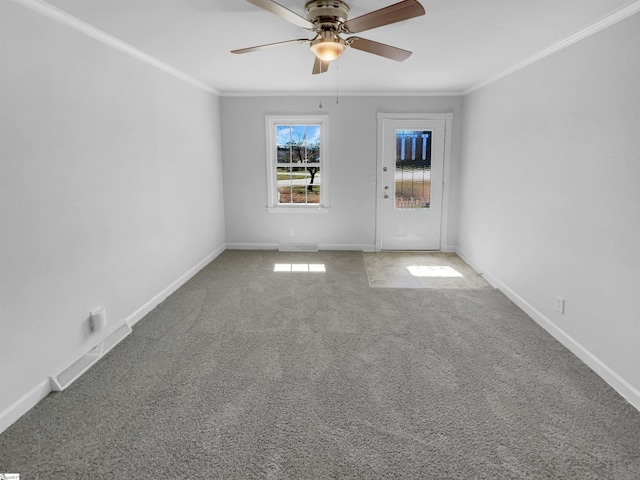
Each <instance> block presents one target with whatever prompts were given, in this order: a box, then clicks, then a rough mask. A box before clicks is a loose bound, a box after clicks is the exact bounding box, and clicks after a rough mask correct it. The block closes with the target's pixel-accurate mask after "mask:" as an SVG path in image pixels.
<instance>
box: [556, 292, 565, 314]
mask: <svg viewBox="0 0 640 480" xmlns="http://www.w3.org/2000/svg"><path fill="white" fill-rule="evenodd" d="M555 307H556V311H557V312H558V313H561V314H562V315H564V298H562V297H559V296H557V295H556V303H555Z"/></svg>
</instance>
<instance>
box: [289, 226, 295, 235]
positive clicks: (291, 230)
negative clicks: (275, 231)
mask: <svg viewBox="0 0 640 480" xmlns="http://www.w3.org/2000/svg"><path fill="white" fill-rule="evenodd" d="M295 234H296V233H295V231H294V230H293V227H291V228H289V236H290V237H293V236H294V235H295Z"/></svg>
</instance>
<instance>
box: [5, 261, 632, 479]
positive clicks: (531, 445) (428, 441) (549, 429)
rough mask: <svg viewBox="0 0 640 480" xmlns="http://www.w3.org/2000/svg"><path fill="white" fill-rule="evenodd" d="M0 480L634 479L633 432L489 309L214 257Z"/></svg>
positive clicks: (355, 279)
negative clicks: (9, 476)
mask: <svg viewBox="0 0 640 480" xmlns="http://www.w3.org/2000/svg"><path fill="white" fill-rule="evenodd" d="M275 263H280V264H282V263H284V264H287V263H293V264H324V265H325V268H326V273H320V272H306V273H305V272H274V271H273V268H274V264H275ZM0 472H19V473H21V474H22V476H21V479H22V480H27V479H29V480H30V479H53V478H65V479H70V478H82V479H110V478H114V479H115V478H131V479H161V478H171V479H194V478H195V479H197V478H207V479H210V478H225V479H227V478H228V479H236V478H237V479H251V478H265V479H267V478H291V479H307V478H309V479H311V478H313V479H315V478H340V479H343V478H363V479H376V478H408V479H418V478H420V479H431V478H464V479H467V478H473V479H478V478H487V479H501V478H527V479H529V478H577V479H596V478H597V479H606V478H612V479H638V478H640V413H639V412H638V411H636V410H635V409H634V408H633V407H631V406H630V405H629V404H628V403H626V402H625V401H624V400H623V399H622V398H621V397H619V396H618V395H617V394H616V393H615V392H614V391H613V390H612V389H611V388H610V387H608V386H607V385H606V384H605V383H604V382H603V381H602V380H601V379H600V378H599V377H598V376H596V375H595V374H594V373H593V372H591V371H590V370H589V369H588V368H587V367H586V366H584V365H583V364H582V363H581V362H580V361H579V360H578V359H576V358H575V357H574V356H573V355H572V354H570V353H569V352H568V351H567V350H565V349H564V348H563V347H562V346H561V345H560V344H559V343H557V342H556V341H555V340H553V339H552V338H551V337H550V336H549V335H548V334H546V333H545V332H544V331H543V330H542V329H541V328H540V327H538V326H537V325H536V324H535V323H534V322H533V321H532V320H531V319H529V318H528V317H527V316H526V315H525V314H524V313H522V312H521V311H520V310H518V309H517V308H516V307H515V306H514V305H513V304H512V303H511V302H510V301H509V300H508V299H507V298H505V297H504V296H503V295H502V294H501V293H500V292H498V291H496V290H493V289H490V288H484V289H470V290H463V289H430V290H426V289H384V288H376V289H372V288H370V287H369V284H368V279H367V274H366V271H365V266H364V260H363V254H362V253H358V252H320V253H313V254H306V253H293V254H287V253H277V252H246V251H227V252H225V253H224V254H222V255H221V256H220V257H218V258H217V259H216V260H215V261H214V262H213V263H212V264H211V265H209V266H208V267H207V268H205V269H204V270H203V271H202V272H200V273H199V274H198V275H197V276H196V277H194V278H193V279H192V280H191V281H190V282H188V284H187V285H185V286H184V287H183V288H182V289H180V290H179V291H178V292H176V293H175V294H174V295H173V296H171V297H170V298H169V299H168V300H167V301H165V302H164V303H163V304H161V305H160V306H159V307H158V308H156V309H155V310H154V311H153V312H151V313H150V314H149V315H148V316H147V317H146V318H145V319H143V320H141V321H140V322H139V323H138V324H137V325H136V326H135V327H134V330H133V333H132V334H131V335H130V336H129V337H128V338H127V339H126V340H125V341H124V342H123V343H122V344H120V345H119V346H118V347H116V348H115V349H114V350H113V351H112V352H111V353H110V354H108V355H107V356H106V357H105V358H104V359H103V360H102V361H100V362H99V363H98V364H97V365H95V366H94V367H93V368H92V369H91V370H89V372H87V373H86V374H85V375H83V376H82V377H81V378H80V379H79V380H78V381H77V382H76V383H74V384H73V385H72V386H71V387H70V388H69V389H67V390H66V391H64V392H62V393H58V394H52V395H50V396H49V397H47V398H46V399H45V400H43V401H42V402H41V403H40V404H39V405H38V406H37V407H36V408H34V409H33V410H31V411H30V412H29V413H27V414H26V415H25V416H24V417H23V418H22V419H20V420H19V421H18V422H17V423H15V424H14V425H13V426H11V427H10V428H9V429H8V430H7V431H5V432H4V433H3V434H2V435H0Z"/></svg>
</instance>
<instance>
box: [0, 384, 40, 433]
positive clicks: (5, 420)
mask: <svg viewBox="0 0 640 480" xmlns="http://www.w3.org/2000/svg"><path fill="white" fill-rule="evenodd" d="M50 393H51V383H50V382H49V379H48V378H46V379H45V380H43V381H41V382H40V383H39V384H38V385H36V386H35V387H33V388H32V389H31V391H30V392H28V393H26V394H25V395H23V396H22V397H21V398H19V399H18V400H16V401H15V402H13V404H11V405H9V407H7V408H6V409H5V410H4V411H3V412H1V413H0V433H2V432H4V431H5V430H6V429H7V428H9V427H10V426H11V425H12V424H13V423H14V422H15V421H16V420H18V419H19V418H20V417H21V416H23V415H24V414H25V413H27V412H28V411H29V410H31V409H32V408H33V407H35V406H36V405H37V404H38V402H40V400H42V399H43V398H44V397H46V396H47V395H49V394H50Z"/></svg>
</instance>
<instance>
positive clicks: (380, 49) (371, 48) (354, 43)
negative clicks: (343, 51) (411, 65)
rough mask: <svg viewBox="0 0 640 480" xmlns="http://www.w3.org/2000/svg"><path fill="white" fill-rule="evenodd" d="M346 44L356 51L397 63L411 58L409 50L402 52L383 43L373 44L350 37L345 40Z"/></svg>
mask: <svg viewBox="0 0 640 480" xmlns="http://www.w3.org/2000/svg"><path fill="white" fill-rule="evenodd" d="M347 44H348V45H349V46H350V47H351V48H355V49H356V50H362V51H363V52H367V53H373V54H374V55H380V56H381V57H386V58H390V59H391V60H396V61H398V62H401V61H403V60H406V59H407V58H409V57H410V56H411V52H410V51H409V50H403V49H401V48H398V47H392V46H391V45H387V44H385V43H379V42H374V41H373V40H367V39H365V38H360V37H351V38H349V39H347Z"/></svg>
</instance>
